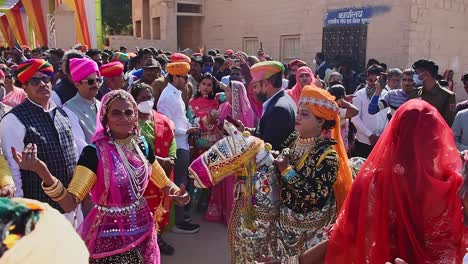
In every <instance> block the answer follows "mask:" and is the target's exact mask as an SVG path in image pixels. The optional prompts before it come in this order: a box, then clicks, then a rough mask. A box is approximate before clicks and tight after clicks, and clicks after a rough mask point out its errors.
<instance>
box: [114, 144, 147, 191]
mask: <svg viewBox="0 0 468 264" xmlns="http://www.w3.org/2000/svg"><path fill="white" fill-rule="evenodd" d="M129 138H130V140H129V142H127V139H125V142H123V143H124V144H126V147H128V146H129V145H132V146H133V149H134V150H136V152H137V154H138V156H139V158H140V160H142V161H143V165H141V166H139V167H135V166H133V165H132V164H130V162H129V161H128V159H127V156H125V153H124V151H123V149H122V146H121V144H120V143H119V142H118V141H117V140H114V145H115V148H116V149H117V153H118V154H119V156H120V159H121V160H122V163H123V165H124V168H125V171H126V172H127V174H128V176H129V178H130V187H131V188H132V191H133V193H134V194H135V196H136V198H137V199H140V198H141V197H142V196H143V193H144V190H145V189H146V186H145V184H144V183H145V182H147V180H148V161H147V160H146V158H145V156H144V155H143V152H142V151H141V149H140V148H139V147H138V146H137V144H136V142H135V140H133V138H132V137H129ZM127 150H128V148H127Z"/></svg>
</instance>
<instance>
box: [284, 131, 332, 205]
mask: <svg viewBox="0 0 468 264" xmlns="http://www.w3.org/2000/svg"><path fill="white" fill-rule="evenodd" d="M298 144H299V143H298V142H297V141H296V142H294V144H293V146H292V149H291V153H290V158H289V160H290V163H291V164H292V165H293V166H294V167H295V168H297V167H296V165H297V164H298V163H300V159H301V158H302V157H303V156H304V155H308V157H307V159H306V161H305V163H304V166H303V167H302V168H301V169H299V170H297V169H296V173H295V175H294V176H293V177H292V178H290V179H288V180H287V181H284V184H283V186H282V191H281V200H282V204H283V205H284V206H286V207H288V208H289V209H291V210H292V211H294V212H296V213H308V212H311V211H318V210H321V209H322V208H323V207H324V206H325V204H326V203H327V202H328V201H329V200H330V197H333V200H334V196H333V184H334V183H335V181H336V177H337V174H338V159H339V158H338V155H337V153H336V152H335V151H334V150H333V147H332V146H333V145H334V144H335V142H334V141H332V140H330V139H318V140H317V141H316V142H315V146H313V148H312V149H311V150H310V153H309V154H307V153H304V151H302V148H301V149H299V147H298ZM305 150H306V151H308V149H305ZM295 152H299V153H295ZM322 155H325V156H322Z"/></svg>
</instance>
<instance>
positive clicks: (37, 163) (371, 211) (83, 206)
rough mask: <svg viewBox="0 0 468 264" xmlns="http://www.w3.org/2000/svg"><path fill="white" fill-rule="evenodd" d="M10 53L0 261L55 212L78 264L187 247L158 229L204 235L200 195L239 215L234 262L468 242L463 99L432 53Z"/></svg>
mask: <svg viewBox="0 0 468 264" xmlns="http://www.w3.org/2000/svg"><path fill="white" fill-rule="evenodd" d="M1 52H2V56H1V58H0V88H1V89H0V114H1V116H2V119H1V121H0V146H1V150H2V153H1V156H0V172H1V173H0V185H1V186H0V187H1V196H4V197H10V198H12V197H15V198H14V199H7V198H0V222H1V223H3V225H0V229H2V236H1V237H0V240H1V241H2V247H1V248H0V263H3V262H2V259H3V261H5V259H8V260H9V261H12V259H14V258H15V254H13V253H11V252H13V251H15V252H17V251H18V248H23V249H24V248H26V247H27V246H28V245H31V243H33V242H32V241H31V240H32V239H28V237H30V238H31V237H32V234H34V232H37V233H39V234H42V236H43V239H44V241H42V242H41V243H47V241H49V240H51V241H53V242H51V243H55V244H54V245H57V247H59V242H57V241H63V238H62V239H60V238H58V237H56V236H51V237H47V236H46V235H45V234H47V231H44V230H48V229H50V227H48V226H46V224H44V223H47V225H50V222H51V221H52V222H54V221H57V223H58V224H57V226H64V225H65V226H67V227H64V228H63V231H64V232H65V233H64V234H63V236H64V237H65V238H69V239H70V244H72V243H73V244H74V245H75V244H76V245H77V246H76V250H73V254H75V255H76V256H75V257H74V260H73V261H75V262H74V263H81V262H79V261H80V260H83V259H85V262H87V261H89V263H160V254H161V253H162V254H166V255H172V254H174V253H175V251H176V249H177V245H169V244H168V243H167V242H166V241H165V240H164V239H163V237H164V233H165V232H167V231H172V232H175V233H181V234H194V233H197V232H198V231H199V229H200V225H199V224H195V223H192V221H191V217H190V214H191V213H190V212H192V211H193V210H191V208H196V210H198V211H200V212H202V213H203V214H204V220H205V221H211V222H220V223H224V224H225V225H227V226H228V232H227V233H228V240H229V246H230V250H229V252H230V259H231V263H257V262H266V263H301V264H302V263H324V262H325V263H386V262H390V263H395V261H396V260H395V259H397V258H401V259H403V260H404V261H406V262H407V263H461V261H462V259H463V256H464V255H465V253H466V249H465V248H466V245H465V239H466V238H465V236H464V217H468V209H465V207H464V205H467V206H468V196H467V195H465V193H466V191H467V190H468V180H466V181H465V182H464V173H465V171H466V170H463V169H462V167H463V166H462V164H463V162H465V164H467V162H468V154H467V155H465V156H463V152H464V151H465V150H468V100H467V101H463V102H459V103H458V104H457V103H456V98H455V93H454V89H455V82H454V78H455V77H454V72H453V70H446V71H445V72H444V73H443V75H440V74H439V73H440V70H439V66H438V65H437V64H436V62H434V61H431V60H428V59H420V60H418V61H416V62H414V63H413V64H412V65H411V67H409V68H406V69H399V68H390V69H387V65H386V64H385V63H382V62H379V61H377V60H375V59H370V60H369V61H368V63H367V65H366V68H365V69H364V70H363V71H362V72H360V73H357V72H355V71H354V69H353V62H352V61H351V60H349V59H346V58H334V60H333V61H331V60H330V61H329V60H328V58H326V57H325V56H324V54H322V53H320V52H319V53H317V54H316V56H315V58H314V62H313V63H312V64H308V63H307V62H306V61H305V60H301V59H294V60H292V61H290V62H288V63H286V64H284V63H282V62H279V61H275V60H272V58H270V57H269V56H268V55H267V54H266V53H265V52H264V51H263V50H259V51H258V53H257V54H256V56H249V55H248V54H246V53H244V52H242V51H238V52H234V51H233V50H226V51H225V52H221V51H220V50H218V49H210V50H208V51H207V52H206V53H194V52H192V51H190V50H185V51H182V52H169V51H163V50H157V49H155V48H152V47H149V48H143V49H136V50H135V51H133V52H132V51H129V50H127V48H126V47H120V49H119V50H109V49H105V50H97V49H89V50H88V49H87V47H86V46H83V45H76V46H74V47H73V48H72V49H70V50H67V51H64V50H61V49H47V48H37V49H33V50H30V49H29V48H28V47H22V48H12V49H6V48H2V49H1ZM461 83H462V84H463V87H464V89H465V90H466V92H467V93H468V73H465V74H463V75H462V76H461ZM23 197H24V198H27V199H20V198H23ZM28 199H32V200H28ZM466 208H468V207H466ZM55 210H57V211H58V212H60V213H61V214H63V218H64V219H65V218H66V219H67V220H68V221H69V223H70V224H71V225H72V226H73V227H74V229H75V230H73V229H72V228H71V227H70V224H66V223H63V221H62V222H61V220H57V216H60V215H58V214H57V213H56V211H55ZM51 211H52V212H53V213H50V212H51ZM2 212H3V213H2ZM50 215H53V217H51V216H50ZM59 218H60V217H59ZM41 230H42V231H41ZM36 236H37V235H36ZM79 237H81V240H80V239H79ZM36 240H37V238H36ZM33 241H34V240H33ZM66 241H68V240H65V242H64V243H65V244H67V243H68V242H66ZM64 246H65V245H64ZM198 246H202V245H198ZM49 251H50V248H45V249H44V252H43V254H38V255H37V256H36V255H35V254H31V255H28V256H27V257H24V256H23V255H21V257H24V258H25V259H27V258H29V259H28V260H30V261H33V262H37V261H39V259H40V261H42V260H43V259H44V258H47V254H45V252H47V253H48V252H49ZM62 253H63V252H62ZM49 255H50V256H51V258H53V257H54V256H55V255H54V254H53V253H50V254H49ZM18 256H19V255H18ZM70 256H71V255H70ZM34 257H37V260H32V259H31V258H34ZM64 257H66V256H62V255H60V256H58V255H57V256H56V259H55V260H54V261H55V262H53V261H50V263H62V262H61V260H59V259H63V258H64ZM23 261H24V260H23ZM400 262H401V260H397V262H396V263H400ZM5 263H6V262H5ZM8 263H21V262H19V261H18V262H8ZM31 263H32V262H31Z"/></svg>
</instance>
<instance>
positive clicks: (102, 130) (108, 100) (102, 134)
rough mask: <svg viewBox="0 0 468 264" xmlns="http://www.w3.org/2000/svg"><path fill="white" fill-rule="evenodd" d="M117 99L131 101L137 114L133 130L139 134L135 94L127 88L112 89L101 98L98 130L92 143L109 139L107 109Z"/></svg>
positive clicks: (97, 119)
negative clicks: (106, 120) (126, 89)
mask: <svg viewBox="0 0 468 264" xmlns="http://www.w3.org/2000/svg"><path fill="white" fill-rule="evenodd" d="M116 99H122V100H126V101H128V102H130V104H131V105H132V108H133V112H134V114H135V118H134V130H133V131H132V132H133V133H134V134H136V135H139V134H140V130H139V129H138V107H137V103H136V102H135V99H133V96H132V95H131V94H130V93H128V92H126V91H125V90H112V91H110V92H108V93H107V94H106V95H104V97H103V98H102V100H101V103H102V106H101V109H100V110H99V112H98V114H97V116H96V132H94V135H93V137H92V138H91V142H92V143H96V142H97V141H99V140H101V139H109V138H110V135H109V134H108V131H107V125H106V124H105V119H106V115H107V110H108V109H109V107H110V105H111V104H112V102H114V101H115V100H116Z"/></svg>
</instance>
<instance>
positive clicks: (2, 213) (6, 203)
mask: <svg viewBox="0 0 468 264" xmlns="http://www.w3.org/2000/svg"><path fill="white" fill-rule="evenodd" d="M0 221H1V222H2V224H1V226H2V230H1V233H2V234H5V235H6V237H4V238H3V239H4V240H3V249H8V250H7V251H6V252H2V253H3V255H2V256H1V257H0V264H5V263H8V264H20V263H49V264H58V263H70V264H79V263H88V259H89V252H88V249H87V248H86V245H85V243H84V242H83V240H82V239H81V238H80V237H79V236H78V234H77V233H76V231H75V230H74V229H73V226H72V225H71V224H70V222H68V221H67V220H66V219H65V217H63V215H62V214H60V213H59V212H58V211H57V210H55V209H53V208H52V207H50V205H48V204H46V203H41V202H39V201H36V200H31V199H24V198H13V199H7V198H0Z"/></svg>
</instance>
